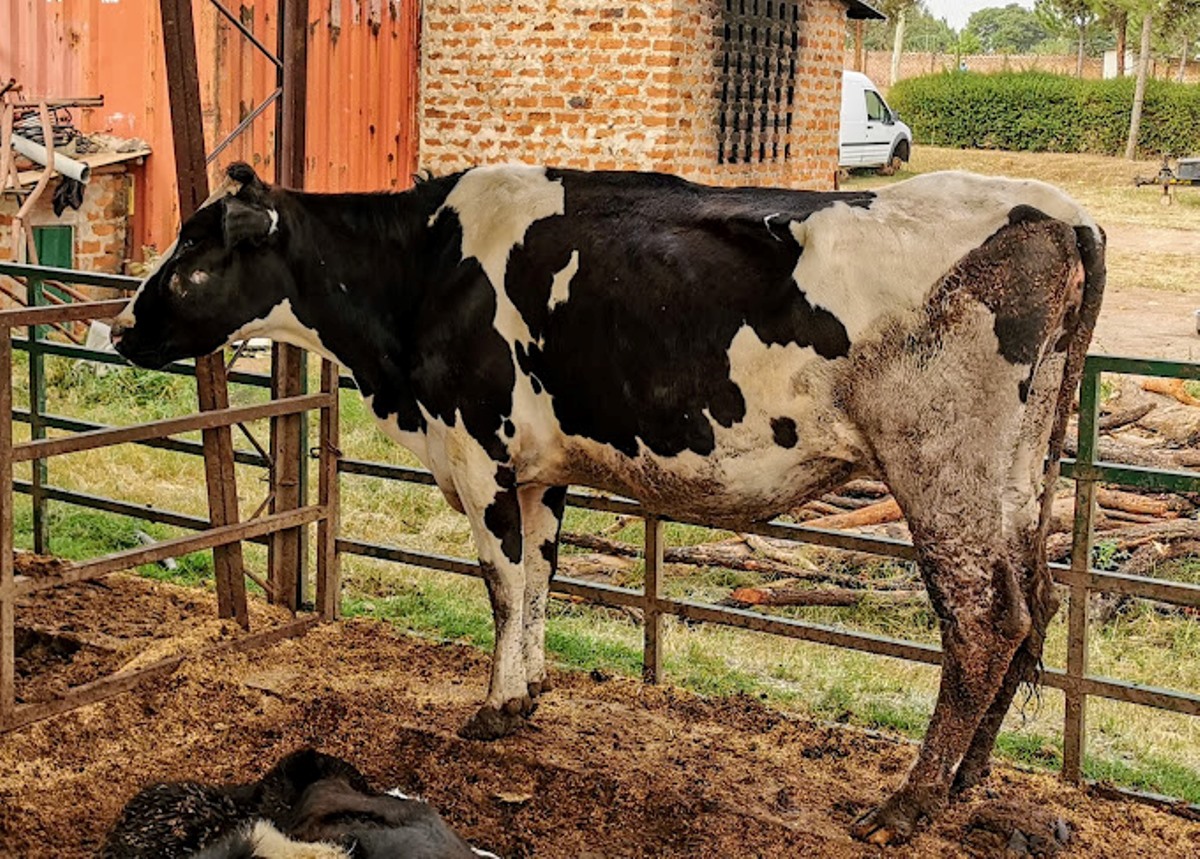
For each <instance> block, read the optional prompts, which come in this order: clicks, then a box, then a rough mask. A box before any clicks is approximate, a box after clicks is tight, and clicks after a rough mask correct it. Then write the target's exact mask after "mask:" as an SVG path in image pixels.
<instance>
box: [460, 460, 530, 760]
mask: <svg viewBox="0 0 1200 859" xmlns="http://www.w3.org/2000/svg"><path fill="white" fill-rule="evenodd" d="M514 484H515V478H514V476H513V474H512V470H511V469H509V468H507V467H505V466H501V467H499V468H497V469H496V477H495V478H493V479H489V480H476V481H473V482H472V485H471V486H469V487H460V489H459V496H460V498H461V499H462V502H463V510H464V511H465V512H466V514H467V517H468V518H469V519H470V520H471V531H472V533H473V535H474V537H475V546H476V549H477V550H478V551H479V567H480V570H481V572H482V574H483V581H484V584H486V585H487V591H488V597H489V598H490V600H491V603H492V619H493V621H494V623H495V628H496V644H495V648H494V650H493V651H492V678H491V684H490V686H489V687H488V694H487V699H486V700H485V701H484V704H483V706H482V707H481V708H480V709H479V711H478V712H477V713H476V714H475V715H474V716H473V717H472V718H471V720H470V721H469V722H467V724H466V725H464V726H463V728H462V730H461V731H459V733H460V734H461V735H462V736H463V737H466V738H468V739H473V740H494V739H497V738H499V737H503V736H505V735H507V734H511V733H512V732H513V731H515V730H517V729H518V728H520V727H521V725H522V724H524V721H525V717H526V716H528V715H529V713H530V712H531V710H532V702H531V701H530V698H529V693H528V690H527V688H526V681H525V658H524V652H523V637H524V613H525V612H524V603H525V569H524V563H523V560H524V559H523V557H522V555H523V546H524V540H523V535H522V529H521V504H520V501H519V499H518V493H517V488H516V486H515V485H514ZM464 490H465V491H464Z"/></svg>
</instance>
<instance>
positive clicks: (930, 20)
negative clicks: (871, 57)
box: [863, 0, 958, 53]
mask: <svg viewBox="0 0 1200 859" xmlns="http://www.w3.org/2000/svg"><path fill="white" fill-rule="evenodd" d="M876 5H877V6H879V7H880V8H881V11H884V12H885V13H888V10H887V8H886V7H885V5H884V4H883V3H878V4H876ZM888 14H889V17H888V19H887V20H886V21H868V22H866V25H865V26H864V27H863V32H864V37H863V43H864V45H865V47H866V49H867V50H869V51H890V50H891V49H892V46H893V45H894V44H895V42H896V23H897V17H898V16H896V15H894V14H891V13H888ZM904 18H905V32H904V45H905V47H907V48H908V49H909V50H913V51H931V52H934V53H938V52H941V53H946V52H949V51H952V50H954V45H955V42H956V41H957V40H958V36H957V34H955V32H954V28H953V27H951V26H950V25H949V24H947V23H946V21H945V19H944V18H935V17H933V16H932V15H931V14H929V10H928V9H926V8H925V4H924V2H920V0H918V2H917V3H914V4H912V6H911V7H910V8H909V9H908V12H907V13H906V14H905V16H904Z"/></svg>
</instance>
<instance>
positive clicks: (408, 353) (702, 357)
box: [112, 164, 1104, 842]
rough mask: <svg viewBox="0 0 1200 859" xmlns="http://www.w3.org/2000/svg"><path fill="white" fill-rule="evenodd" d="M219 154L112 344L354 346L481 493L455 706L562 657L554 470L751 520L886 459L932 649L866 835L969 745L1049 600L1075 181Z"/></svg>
mask: <svg viewBox="0 0 1200 859" xmlns="http://www.w3.org/2000/svg"><path fill="white" fill-rule="evenodd" d="M228 177H229V180H230V182H231V183H232V187H230V188H229V189H228V191H229V193H227V194H226V195H224V196H220V197H219V198H218V199H216V200H215V201H214V202H212V203H211V204H210V205H208V206H206V207H204V208H202V209H201V210H200V211H198V212H197V213H196V214H195V215H194V216H193V217H192V218H190V219H189V220H188V221H187V223H185V224H184V225H183V228H182V230H181V232H180V235H179V240H178V243H177V245H176V246H175V248H174V249H173V250H172V251H171V252H170V253H168V254H167V255H166V257H165V258H164V260H163V262H162V264H161V266H160V267H159V268H158V270H157V271H156V272H155V273H154V274H152V275H151V276H150V277H149V278H147V279H146V281H145V282H144V283H143V284H142V286H141V288H140V290H139V291H138V293H137V295H136V296H135V297H134V298H133V300H132V301H131V302H130V304H129V306H128V308H127V309H126V310H125V311H124V312H123V313H122V314H121V316H120V317H119V318H118V319H117V320H116V323H115V325H114V328H113V335H112V336H113V343H114V344H115V345H116V347H117V349H118V350H119V351H120V352H121V353H122V354H123V355H125V356H126V357H127V358H129V359H130V360H131V361H133V362H135V363H137V364H140V365H143V366H146V367H159V366H162V365H163V364H165V363H166V362H168V361H172V360H175V359H178V358H184V357H189V356H195V355H202V354H205V353H207V352H211V351H212V350H214V349H217V348H219V347H221V346H223V345H225V344H228V343H230V342H231V341H234V340H240V339H243V338H247V337H254V336H262V337H272V338H275V339H277V340H281V341H285V342H288V343H293V344H296V345H299V346H303V347H305V348H307V349H311V350H313V351H315V352H318V353H319V354H322V355H325V356H327V357H330V358H333V359H335V360H337V361H338V362H339V363H340V364H342V365H343V366H345V367H346V368H348V369H349V370H350V371H351V372H352V373H353V375H354V378H355V380H356V381H357V383H358V386H359V387H360V388H361V390H362V392H363V394H364V396H365V397H366V399H367V402H368V403H369V404H370V406H371V409H372V411H373V412H374V413H375V415H376V417H377V418H378V420H379V423H380V425H381V426H382V428H383V430H384V431H385V432H386V433H387V434H388V435H390V436H391V437H392V438H394V439H395V440H397V441H398V442H400V443H401V444H403V445H405V446H406V447H408V448H410V449H411V450H412V451H413V452H414V453H415V454H416V455H417V456H418V457H419V458H420V459H421V460H422V462H424V463H425V464H426V465H427V466H428V467H429V469H430V470H431V471H432V472H433V475H434V477H435V478H436V480H437V483H438V486H439V487H441V489H442V491H443V493H445V496H446V498H447V499H448V500H449V502H450V504H451V505H453V506H454V507H455V508H456V509H458V510H461V511H463V512H465V513H466V515H467V516H468V518H469V519H470V522H471V527H472V532H473V534H474V537H475V542H476V546H477V548H478V551H479V557H480V566H481V570H482V574H483V577H484V580H485V582H486V583H487V587H488V592H489V594H490V597H491V601H492V608H493V612H494V617H495V624H496V646H495V654H494V659H493V666H492V676H491V685H490V688H489V690H488V695H487V699H486V702H485V703H484V705H483V707H482V709H480V710H479V712H478V713H477V714H475V716H474V717H473V718H472V720H471V721H470V722H469V723H468V725H467V726H466V727H465V728H464V733H465V734H466V735H467V736H471V737H477V738H493V737H499V736H501V735H504V734H507V733H509V732H510V731H512V730H514V729H516V728H517V727H518V726H519V725H520V724H521V723H522V719H523V718H524V717H525V716H526V715H527V714H529V713H530V711H531V708H532V705H533V701H534V699H535V698H536V697H537V695H538V694H539V692H540V691H542V690H543V688H544V684H545V677H546V674H545V661H544V656H543V627H544V618H545V607H546V595H547V590H548V582H549V579H550V577H551V575H552V574H553V569H554V566H555V562H556V545H557V534H558V530H559V524H560V522H561V517H562V512H563V501H564V494H565V491H566V487H567V486H568V485H569V484H582V485H586V486H592V487H597V488H599V489H603V490H608V491H610V492H616V493H620V494H622V495H626V496H631V497H633V498H636V499H638V500H639V501H641V502H642V503H643V504H644V505H645V506H646V508H647V509H648V510H650V511H653V512H655V513H660V514H666V515H676V516H682V517H687V518H691V519H700V520H704V521H707V522H711V523H713V524H718V525H723V526H726V527H730V528H736V527H739V526H740V525H743V524H745V523H748V522H755V521H762V520H766V519H769V518H771V517H772V516H775V515H776V514H779V513H780V512H782V511H786V510H789V509H792V508H793V507H795V506H796V505H797V504H799V503H801V502H803V501H804V500H806V499H809V498H812V497H814V496H816V495H820V494H821V493H823V492H826V491H828V490H829V489H830V488H832V487H835V486H837V485H839V484H841V483H842V482H844V481H846V480H847V479H849V478H853V477H857V476H865V475H873V476H877V477H880V478H882V479H884V480H886V482H887V483H888V485H889V486H890V487H891V490H892V492H893V493H894V495H895V497H896V500H897V501H898V502H899V504H900V506H901V508H902V509H903V511H904V514H905V516H906V518H907V520H908V523H909V525H910V527H911V529H912V534H913V540H914V543H915V544H916V547H917V550H918V554H919V557H920V566H921V570H922V573H923V575H924V577H925V581H926V583H927V586H928V588H929V592H930V597H931V599H932V602H933V605H934V608H935V609H936V611H937V614H938V616H939V618H940V619H941V622H942V643H943V648H944V658H943V672H942V686H941V691H940V693H939V696H938V702H937V707H936V709H935V711H934V714H933V719H932V721H931V723H930V727H929V731H928V733H927V735H926V738H925V742H924V744H923V745H922V747H921V752H920V755H919V757H918V759H917V762H916V764H915V765H914V767H913V769H912V770H911V772H910V773H909V774H908V778H907V780H906V781H905V783H904V785H903V786H902V787H901V788H900V789H899V791H898V792H897V793H896V794H895V795H894V796H892V797H891V798H890V799H889V800H888V801H887V802H886V803H884V804H883V805H882V806H881V807H879V808H878V809H876V810H875V811H873V812H871V813H870V814H868V815H866V816H865V817H864V818H863V819H862V820H860V821H859V822H858V823H857V824H856V825H855V833H856V834H857V835H858V836H860V837H863V838H869V839H871V840H874V841H879V842H886V841H901V840H904V839H905V838H907V837H908V836H909V834H910V833H911V831H912V828H913V825H914V823H915V822H916V821H917V820H918V819H919V818H920V817H922V816H925V815H931V814H933V813H934V812H936V811H937V810H938V809H939V808H940V807H941V806H942V805H943V804H944V803H945V802H946V800H947V798H948V797H949V795H950V793H951V791H952V790H958V789H962V788H964V787H966V786H969V785H971V784H973V783H975V782H976V781H977V780H979V779H980V778H981V777H982V776H983V775H984V774H985V771H986V766H987V761H988V755H989V752H990V749H991V748H992V744H993V741H994V739H995V736H996V732H997V731H998V729H999V727H1000V722H1001V720H1002V718H1003V716H1004V713H1005V711H1006V710H1007V709H1008V705H1009V702H1010V701H1011V699H1012V696H1013V694H1014V692H1015V690H1016V688H1017V687H1018V685H1019V684H1020V683H1021V682H1022V681H1025V680H1029V679H1031V678H1032V677H1033V675H1034V673H1035V671H1036V666H1037V664H1038V662H1039V657H1040V654H1041V648H1042V638H1043V633H1044V630H1045V627H1046V623H1047V621H1048V619H1049V618H1050V616H1051V615H1052V614H1053V612H1054V609H1055V605H1054V599H1053V596H1052V589H1051V585H1050V579H1049V575H1048V572H1047V568H1046V563H1045V553H1044V548H1043V546H1044V540H1045V523H1046V521H1047V509H1048V507H1047V505H1048V501H1049V493H1048V492H1043V488H1044V487H1045V486H1047V485H1049V484H1050V483H1052V482H1053V479H1054V476H1055V475H1056V474H1057V459H1058V454H1059V451H1060V449H1061V440H1062V434H1063V429H1064V422H1065V419H1066V413H1067V410H1068V407H1069V404H1070V402H1071V397H1072V390H1073V389H1074V387H1075V385H1076V383H1077V379H1078V376H1079V373H1080V370H1081V362H1082V361H1083V357H1084V354H1085V352H1086V350H1087V346H1088V343H1089V340H1090V338H1091V333H1092V328H1093V325H1094V323H1095V320H1096V315H1097V313H1098V311H1099V304H1100V296H1101V292H1102V290H1103V281H1104V239H1103V234H1102V233H1101V231H1100V230H1099V229H1098V228H1097V227H1096V226H1095V225H1094V224H1093V223H1092V221H1091V220H1090V219H1089V217H1088V216H1087V214H1086V213H1085V212H1083V211H1082V210H1081V209H1080V208H1079V207H1078V206H1077V205H1076V204H1075V203H1074V202H1072V201H1071V200H1070V199H1069V198H1068V197H1066V196H1065V195H1063V194H1062V193H1060V192H1059V191H1057V190H1055V189H1053V188H1051V187H1050V186H1047V185H1044V184H1042V183H1039V182H1031V181H1021V182H1018V181H1009V180H1004V179H993V178H983V177H978V176H972V175H968V174H963V173H941V174H933V175H927V176H922V177H918V178H916V179H912V180H910V181H907V182H903V183H900V184H896V185H893V186H891V187H887V188H884V189H882V190H879V191H877V192H866V191H864V192H850V193H810V192H797V191H782V190H769V189H752V188H732V189H726V188H708V187H702V186H699V185H693V184H690V183H688V182H685V181H682V180H680V179H678V178H675V177H671V176H665V175H658V174H637V173H584V172H576V171H570V170H556V169H547V168H541V167H529V166H503V167H481V168H476V169H474V170H469V171H467V172H465V173H461V174H458V175H455V176H449V177H445V178H440V179H434V180H430V181H425V182H422V183H420V184H418V185H417V187H415V188H413V189H412V190H410V191H407V192H405V193H401V194H339V195H320V194H303V193H298V192H294V191H288V190H285V189H282V188H276V187H270V186H267V185H265V184H263V183H262V182H261V181H260V180H259V179H258V177H257V176H256V175H255V174H254V172H253V170H252V169H251V168H250V167H248V166H246V165H244V164H238V165H234V166H232V167H231V168H230V169H229V171H228ZM1047 450H1049V451H1050V462H1051V467H1050V468H1049V469H1047V468H1046V467H1045V466H1044V461H1045V458H1046V453H1047Z"/></svg>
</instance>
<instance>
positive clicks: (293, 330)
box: [226, 298, 342, 363]
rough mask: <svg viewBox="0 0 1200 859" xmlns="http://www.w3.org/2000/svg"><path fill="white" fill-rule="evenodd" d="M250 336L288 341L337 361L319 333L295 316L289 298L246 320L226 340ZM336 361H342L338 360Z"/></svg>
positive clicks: (230, 340)
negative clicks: (265, 312) (268, 310)
mask: <svg viewBox="0 0 1200 859" xmlns="http://www.w3.org/2000/svg"><path fill="white" fill-rule="evenodd" d="M251 337H269V338H270V339H272V340H276V341H278V342H280V343H290V344H292V345H293V346H299V347H300V348H301V349H307V350H309V351H310V352H316V353H317V354H318V355H320V356H321V357H323V358H328V359H329V360H330V361H338V359H337V356H336V355H334V354H333V353H332V352H330V351H329V349H327V348H326V347H325V344H324V343H322V342H321V335H320V334H319V333H317V331H316V330H315V329H313V328H309V327H308V326H307V325H305V324H304V323H302V322H301V321H300V320H299V319H297V318H296V313H295V311H293V310H292V302H291V299H288V298H285V299H284V300H283V301H281V302H279V304H276V305H275V306H274V307H272V308H271V311H270V313H268V314H267V315H266V316H263V317H260V318H258V319H253V320H251V321H250V322H247V323H246V324H245V325H243V326H242V327H241V328H239V329H238V330H237V331H235V332H233V335H232V336H230V338H229V340H228V341H226V342H227V343H233V342H235V341H238V340H249V339H250V338H251ZM338 363H342V362H340V361H338Z"/></svg>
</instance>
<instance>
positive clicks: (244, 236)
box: [222, 197, 279, 248]
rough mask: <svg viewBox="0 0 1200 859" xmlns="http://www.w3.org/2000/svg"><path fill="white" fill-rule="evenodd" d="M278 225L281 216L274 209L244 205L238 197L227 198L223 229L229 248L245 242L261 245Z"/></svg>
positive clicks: (226, 245)
mask: <svg viewBox="0 0 1200 859" xmlns="http://www.w3.org/2000/svg"><path fill="white" fill-rule="evenodd" d="M278 223H279V215H278V213H277V212H275V211H274V210H273V209H268V208H265V207H263V206H255V205H252V204H250V203H244V202H242V201H241V200H239V199H238V198H237V197H226V198H225V217H224V219H223V221H222V227H223V229H224V232H225V247H227V248H232V247H234V246H235V245H239V244H241V243H243V242H250V243H251V244H261V243H263V242H265V241H266V240H267V238H268V237H269V236H270V235H271V234H272V233H273V232H275V229H276V225H277V224H278Z"/></svg>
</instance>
